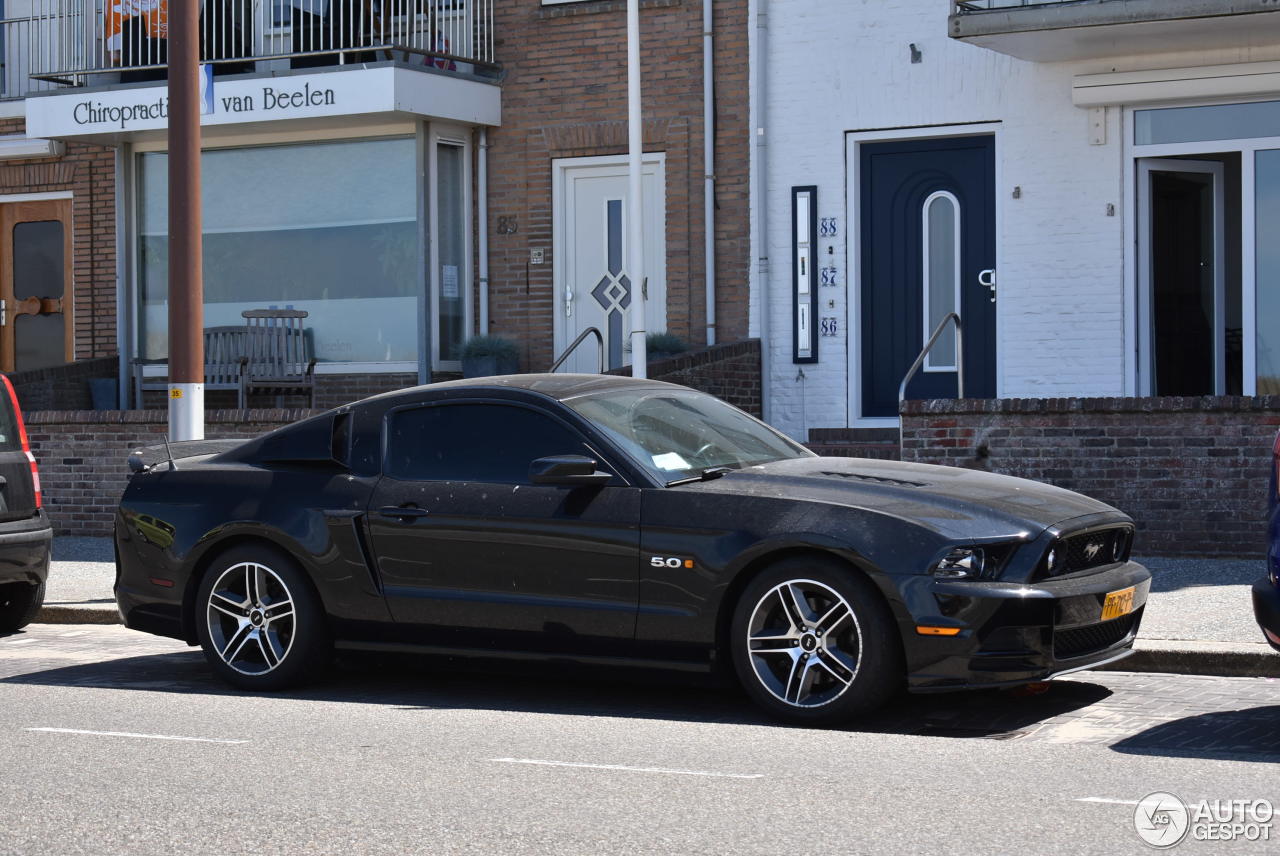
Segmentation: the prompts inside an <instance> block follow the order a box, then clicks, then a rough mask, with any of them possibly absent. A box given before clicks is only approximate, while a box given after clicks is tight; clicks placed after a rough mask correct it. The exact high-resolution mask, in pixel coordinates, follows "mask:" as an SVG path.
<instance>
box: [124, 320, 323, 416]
mask: <svg viewBox="0 0 1280 856" xmlns="http://www.w3.org/2000/svg"><path fill="white" fill-rule="evenodd" d="M307 314H308V313H307V312H305V311H303V310H299V309H249V310H246V311H244V312H241V313H240V315H241V317H243V318H244V319H245V323H244V324H243V325H239V326H225V327H207V328H205V331H204V388H205V389H206V390H210V389H214V390H217V389H225V390H231V389H234V390H236V392H237V393H238V394H239V396H238V405H239V407H240V408H241V409H244V408H245V407H247V406H248V400H249V394H250V393H251V392H276V393H277V394H286V393H295V394H297V393H305V394H306V395H307V396H308V400H309V404H310V406H312V407H314V406H315V365H316V360H315V357H313V356H312V347H311V340H310V338H309V337H308V335H307V331H306V329H305V328H304V327H303V326H302V321H303V319H304V318H306V317H307ZM165 363H166V361H165V360H141V359H139V360H134V361H133V376H134V401H135V402H136V406H137V408H138V409H139V410H140V409H142V394H143V392H144V391H145V390H167V389H168V388H169V384H168V381H166V380H162V379H159V378H156V377H152V378H150V379H148V378H147V377H146V376H145V370H146V367H147V366H149V365H165Z"/></svg>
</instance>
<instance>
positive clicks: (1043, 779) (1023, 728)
mask: <svg viewBox="0 0 1280 856" xmlns="http://www.w3.org/2000/svg"><path fill="white" fill-rule="evenodd" d="M1278 764H1280V682H1276V681H1270V680H1265V679H1256V678H1210V677H1191V676H1173V675H1136V674H1127V673H1120V672H1111V673H1097V674H1087V675H1085V676H1083V677H1080V676H1076V677H1073V678H1071V679H1067V680H1062V681H1059V682H1056V683H1055V684H1053V685H1051V687H1050V689H1049V691H1048V692H1046V693H1044V694H1041V695H1034V696H1020V695H1014V694H1010V693H978V694H965V695H959V696H956V695H951V696H928V697H910V698H904V699H903V700H901V701H899V702H897V703H896V704H895V705H894V706H893V708H892V709H890V710H889V711H886V712H885V713H884V714H883V715H881V716H878V717H877V718H875V719H874V720H871V721H868V722H864V723H860V724H859V725H857V726H853V727H849V728H846V729H837V730H812V729H802V728H786V727H780V726H777V725H774V724H772V723H770V722H769V721H767V720H765V719H763V718H761V717H760V716H758V715H757V714H756V713H755V712H754V711H753V710H752V709H751V708H750V707H749V706H747V703H746V701H745V700H744V699H743V698H742V697H741V696H739V695H738V694H737V693H735V692H730V691H724V690H707V689H702V688H698V687H693V686H679V685H670V684H663V683H654V682H639V683H638V682H634V681H632V682H627V683H619V682H608V681H603V680H601V679H598V678H587V677H584V676H581V675H567V674H557V673H546V674H531V673H528V672H527V671H526V672H525V673H523V674H521V675H518V676H511V675H503V674H500V673H493V672H482V671H476V670H474V669H456V668H455V669H444V668H441V667H439V666H438V665H436V664H428V663H424V662H420V661H415V660H404V659H392V660H386V659H369V658H360V659H355V660H346V661H344V662H342V663H340V665H339V668H338V669H337V670H336V671H335V673H334V674H333V675H332V676H331V677H330V678H328V679H327V680H326V681H325V682H323V683H322V684H320V685H318V686H315V687H312V688H310V689H308V690H306V691H303V692H295V693H289V694H285V695H279V696H253V695H246V694H242V693H239V692H234V691H230V690H228V689H226V688H224V687H223V686H221V685H220V684H218V683H216V682H214V681H213V680H212V678H211V677H210V676H209V675H208V673H207V671H206V669H205V666H204V663H203V659H202V658H201V656H200V654H199V653H198V652H195V651H193V650H191V649H188V648H186V647H185V646H183V645H181V644H180V643H175V642H170V641H166V640H161V639H157V638H154V637H149V636H144V635H141V634H136V633H133V632H131V631H127V630H125V629H123V628H121V627H116V626H67V625H62V626H54V625H33V626H32V627H29V628H28V629H27V631H26V632H24V633H20V634H15V635H12V636H8V637H0V771H3V781H2V782H0V853H20V854H37V853H39V854H43V853H48V854H77V853H93V854H101V853H145V854H153V853H154V854H160V853H164V854H169V853H184V854H185V853H192V854H199V853H217V854H231V853H254V854H274V853H289V854H292V853H325V854H328V853H333V854H337V853H341V854H362V853H396V854H399V853H430V854H445V853H536V854H559V853H565V854H599V853H608V854H630V853H677V854H718V853H732V854H738V853H760V854H800V856H811V854H832V856H835V854H858V853H868V854H891V853H912V854H918V853H947V854H966V853H982V854H990V853H1015V852H1017V853H1037V854H1042V853H1043V854H1051V853H1064V854H1068V853H1069V854H1094V853H1096V854H1108V856H1109V854H1116V853H1149V852H1152V851H1151V850H1150V849H1149V848H1148V847H1147V846H1146V845H1145V844H1143V843H1142V842H1141V841H1140V840H1139V838H1138V837H1137V835H1136V833H1135V831H1134V827H1133V814H1134V803H1135V802H1136V801H1137V800H1140V799H1141V798H1142V797H1143V796H1145V795H1146V794H1148V793H1150V792H1152V791H1156V790H1162V791H1169V792H1171V793H1173V794H1176V795H1178V796H1179V797H1181V798H1182V799H1184V800H1187V801H1189V802H1192V803H1195V802H1197V801H1207V800H1218V799H1223V800H1225V799H1246V800H1254V799H1269V800H1271V801H1272V802H1273V803H1276V804H1280V775H1277V772H1280V767H1278V766H1277V765H1278ZM1273 825H1274V826H1275V827H1276V828H1275V829H1273V830H1271V832H1272V834H1273V837H1274V838H1275V839H1276V840H1280V818H1277V820H1276V821H1274V824H1273ZM1276 840H1272V841H1269V842H1245V841H1234V842H1223V841H1212V842H1210V841H1195V840H1190V839H1189V840H1187V841H1186V842H1184V843H1183V844H1181V845H1179V846H1178V847H1177V848H1176V849H1175V850H1174V851H1172V852H1176V853H1183V852H1187V853H1224V854H1225V853H1232V854H1234V853H1265V852H1277V847H1278V846H1280V845H1277V843H1276Z"/></svg>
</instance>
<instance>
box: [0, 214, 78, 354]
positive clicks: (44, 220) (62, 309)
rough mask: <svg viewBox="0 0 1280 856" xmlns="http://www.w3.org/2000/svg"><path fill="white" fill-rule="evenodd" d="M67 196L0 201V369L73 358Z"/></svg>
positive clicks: (73, 336) (69, 218)
mask: <svg viewBox="0 0 1280 856" xmlns="http://www.w3.org/2000/svg"><path fill="white" fill-rule="evenodd" d="M71 263H72V249H71V200H70V199H47V200H39V201H31V202H10V203H4V204H0V370H3V371H6V372H11V371H22V370H24V369H39V368H45V367H48V366H56V365H61V364H63V363H69V362H71V361H72V360H73V359H74V358H75V324H74V323H73V322H72V318H73V315H72V311H71V304H72V279H71Z"/></svg>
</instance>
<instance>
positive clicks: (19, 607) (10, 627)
mask: <svg viewBox="0 0 1280 856" xmlns="http://www.w3.org/2000/svg"><path fill="white" fill-rule="evenodd" d="M42 606H44V583H40V585H38V586H33V585H31V584H30V583H6V584H5V585H0V633H16V632H17V631H19V630H21V629H22V628H24V627H26V626H27V625H28V624H30V623H31V622H33V621H35V620H36V615H37V614H38V613H39V612H40V607H42Z"/></svg>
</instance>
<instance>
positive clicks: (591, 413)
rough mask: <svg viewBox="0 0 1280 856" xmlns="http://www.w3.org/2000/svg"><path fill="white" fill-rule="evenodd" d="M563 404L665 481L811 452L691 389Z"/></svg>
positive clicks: (615, 393) (614, 394)
mask: <svg viewBox="0 0 1280 856" xmlns="http://www.w3.org/2000/svg"><path fill="white" fill-rule="evenodd" d="M565 404H566V405H568V406H569V407H571V408H573V409H574V410H575V411H577V412H578V413H579V414H581V415H582V416H583V417H585V418H587V419H589V420H591V421H592V422H593V423H595V425H596V426H597V427H598V428H599V429H600V430H601V431H603V432H604V433H605V434H606V435H608V436H609V437H610V438H611V439H612V440H613V441H614V442H616V443H617V444H618V445H619V446H621V447H622V448H623V449H625V450H626V451H627V452H628V453H630V455H631V456H632V457H633V458H635V459H636V460H637V461H639V463H640V464H642V465H643V466H644V467H645V468H646V469H648V470H649V471H650V472H651V473H653V474H654V475H655V476H657V478H659V479H661V480H662V481H664V482H666V483H667V484H671V483H673V482H678V481H683V480H685V479H690V478H699V477H701V476H703V475H704V474H707V473H708V471H716V470H718V469H719V468H727V469H734V470H736V469H741V468H743V467H749V466H752V465H754V464H764V463H768V462H769V461H781V460H784V459H788V458H808V457H812V456H813V453H812V452H810V451H809V450H808V449H806V448H804V447H803V446H801V445H800V444H798V443H796V442H794V441H792V440H790V439H788V438H786V437H784V436H783V435H782V434H779V433H778V432H777V431H775V430H773V429H772V428H770V427H769V426H768V425H765V424H764V423H763V422H760V421H759V420H757V419H753V418H752V417H750V416H748V415H747V414H745V413H743V412H742V411H741V410H738V409H737V408H736V407H732V406H730V405H728V404H725V403H724V402H723V401H720V400H719V399H718V398H713V397H712V396H710V395H706V394H705V393H701V392H695V391H693V390H684V389H672V390H667V389H653V388H649V389H625V388H624V389H616V390H611V391H608V392H600V393H593V394H590V395H584V396H580V397H578V398H572V399H569V400H568V401H566V402H565Z"/></svg>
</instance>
